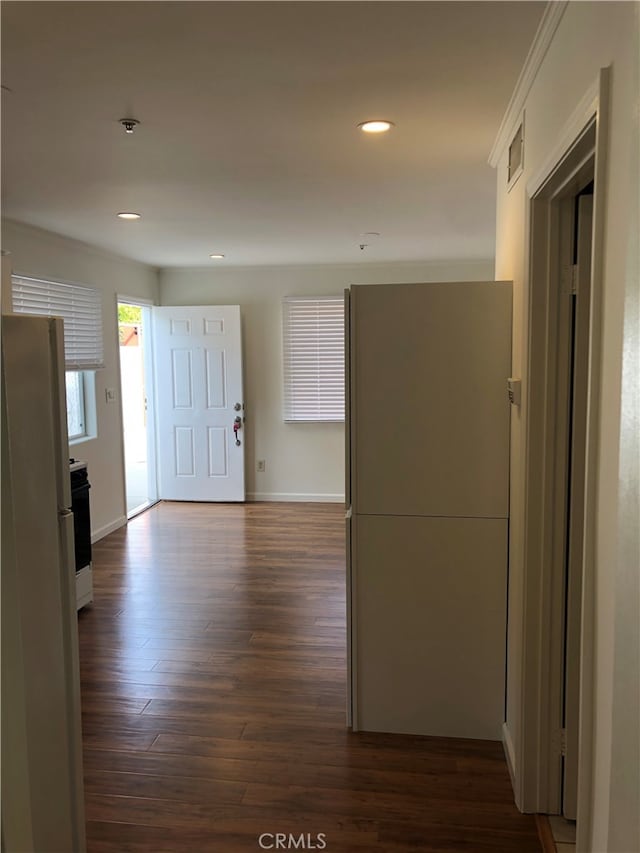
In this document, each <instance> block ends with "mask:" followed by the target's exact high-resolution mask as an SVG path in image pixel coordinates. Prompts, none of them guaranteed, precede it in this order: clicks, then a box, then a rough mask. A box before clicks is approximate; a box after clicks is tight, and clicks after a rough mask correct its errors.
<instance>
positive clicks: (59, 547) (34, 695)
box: [2, 315, 86, 853]
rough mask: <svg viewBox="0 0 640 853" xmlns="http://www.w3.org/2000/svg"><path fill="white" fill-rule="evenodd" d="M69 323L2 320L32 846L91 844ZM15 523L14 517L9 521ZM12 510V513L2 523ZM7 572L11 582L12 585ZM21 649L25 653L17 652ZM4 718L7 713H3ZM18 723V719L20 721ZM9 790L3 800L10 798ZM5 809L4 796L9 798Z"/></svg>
mask: <svg viewBox="0 0 640 853" xmlns="http://www.w3.org/2000/svg"><path fill="white" fill-rule="evenodd" d="M61 339H62V323H61V321H55V320H54V321H52V320H50V319H48V318H46V317H31V316H26V315H8V316H3V318H2V383H3V391H4V394H3V406H2V409H3V412H2V414H3V444H4V445H5V447H4V450H5V452H6V459H7V464H6V466H3V477H2V496H3V501H2V503H3V509H4V506H5V504H7V505H8V506H10V508H11V510H12V517H11V520H10V532H11V536H10V540H9V541H10V542H11V543H12V549H11V552H10V553H9V554H8V563H7V565H6V567H5V556H7V555H6V554H5V547H4V541H5V540H4V536H3V589H2V592H3V596H2V606H3V613H4V612H7V611H11V612H12V613H13V614H14V615H15V618H14V619H12V620H10V622H9V625H8V627H9V628H11V631H12V635H11V637H8V636H6V635H5V624H4V620H3V624H2V631H3V637H2V639H3V642H2V656H3V660H2V662H3V670H4V666H5V664H8V665H9V666H10V671H11V672H13V673H14V678H13V679H12V685H11V694H12V700H13V701H14V702H15V703H18V704H19V705H20V706H21V707H22V708H23V714H22V717H21V723H20V728H21V731H19V730H18V729H15V730H14V727H13V726H10V727H9V728H8V729H7V728H3V732H2V736H3V748H4V747H5V746H7V745H8V746H9V748H10V749H13V748H14V744H18V743H20V742H21V743H22V744H23V745H24V746H26V749H25V748H21V749H19V748H17V747H16V748H15V754H14V755H13V759H14V762H13V763H14V765H19V766H20V769H21V774H22V776H23V778H24V779H25V780H26V783H25V784H26V789H27V790H28V791H29V803H28V809H29V825H30V834H31V836H32V838H33V849H35V850H56V851H60V853H76V851H78V853H83V851H84V850H85V849H86V844H85V831H84V808H83V778H82V766H81V748H82V744H81V728H80V692H79V666H78V634H77V617H76V609H75V566H74V560H73V515H72V513H71V512H70V510H69V505H70V502H71V500H70V491H69V470H68V450H67V444H66V435H65V434H64V431H65V419H66V415H65V411H64V410H63V411H61V409H66V407H64V384H63V383H64V361H63V360H62V359H61V357H60V342H61ZM7 523H8V524H9V522H8V521H7ZM4 524H5V518H4V517H3V525H4ZM5 577H11V578H12V583H11V584H10V585H9V586H6V585H5ZM17 650H19V657H18V656H17V653H18V652H17ZM3 726H4V720H3ZM15 726H18V721H17V719H16V720H15ZM11 791H12V788H11V786H10V785H7V786H4V787H3V800H4V799H5V797H9V798H10V797H11V795H12V794H11ZM3 813H4V803H3Z"/></svg>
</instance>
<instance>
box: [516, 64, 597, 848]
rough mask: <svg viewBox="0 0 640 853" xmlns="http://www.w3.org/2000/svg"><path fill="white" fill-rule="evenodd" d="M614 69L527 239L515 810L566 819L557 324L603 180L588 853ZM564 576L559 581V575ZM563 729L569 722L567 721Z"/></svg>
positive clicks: (588, 523) (588, 545) (587, 720)
mask: <svg viewBox="0 0 640 853" xmlns="http://www.w3.org/2000/svg"><path fill="white" fill-rule="evenodd" d="M608 81H609V73H608V69H602V70H601V71H600V74H599V76H598V78H597V80H596V81H595V83H594V84H593V85H592V86H591V87H590V89H589V90H588V91H587V93H586V94H585V96H584V98H583V99H582V101H581V102H580V104H579V105H578V107H577V108H576V110H575V111H574V113H573V115H572V116H570V118H569V121H568V122H567V124H566V125H565V127H564V129H563V131H562V133H561V135H560V138H559V140H558V142H557V144H556V145H555V146H554V148H553V149H552V151H551V153H550V155H549V157H548V158H547V160H546V161H545V163H544V164H543V166H542V167H541V168H540V170H539V171H538V172H537V174H536V175H535V176H534V177H533V178H532V179H531V180H530V181H529V183H528V184H527V199H528V204H527V222H526V233H527V234H528V243H527V251H528V257H527V258H526V267H525V269H527V270H528V280H526V281H525V293H524V299H523V302H524V328H523V333H524V338H525V340H524V353H525V358H526V365H527V375H528V382H526V383H525V389H524V390H525V394H524V399H523V421H524V425H525V441H524V443H523V455H522V462H523V466H524V471H525V487H524V555H523V556H524V567H523V573H524V593H523V619H522V683H521V685H520V693H521V711H520V731H521V737H520V739H519V742H518V753H517V761H516V767H515V779H514V787H515V793H516V801H517V803H518V805H519V807H520V808H521V809H522V811H526V812H542V813H552V814H553V813H559V812H560V810H561V799H560V797H561V779H562V762H561V754H560V753H561V743H560V739H561V719H562V717H561V709H562V704H561V702H562V691H563V667H562V656H563V634H562V624H563V598H564V591H563V588H562V583H561V579H560V578H558V577H557V576H554V569H555V566H554V563H553V558H554V553H553V551H554V542H553V527H554V524H557V518H556V517H555V516H554V512H555V509H556V507H555V504H554V498H553V476H554V468H553V463H554V458H555V456H556V452H557V447H556V444H557V442H556V440H555V432H554V427H555V422H556V415H555V412H554V406H553V403H554V394H555V381H556V357H557V353H556V338H555V335H556V327H555V321H556V315H557V310H558V300H557V298H556V295H557V294H558V292H559V290H560V288H561V286H562V270H561V265H560V247H561V239H560V228H561V215H560V214H561V206H562V201H563V199H566V198H567V197H568V196H570V195H571V194H572V193H575V191H577V188H579V187H578V185H579V183H580V181H581V180H583V179H584V175H585V173H588V170H589V169H592V170H593V177H594V184H595V186H594V218H593V235H592V239H593V242H592V255H591V260H592V263H591V303H590V324H589V325H590V328H589V366H588V379H587V385H588V403H587V441H586V454H585V457H586V458H585V503H584V508H585V515H584V528H585V534H584V538H583V553H584V559H583V591H582V613H581V624H582V628H581V655H580V658H581V659H580V673H581V679H580V728H579V771H578V821H577V832H578V836H577V844H578V849H579V850H580V849H587V847H588V844H587V841H588V839H589V838H590V837H591V826H592V816H591V799H592V796H591V794H592V789H593V755H592V744H593V725H594V667H595V658H594V644H593V636H594V630H595V608H594V581H595V566H594V562H595V559H594V558H595V527H596V486H597V454H598V425H599V414H600V403H599V386H600V349H601V347H600V338H601V328H600V327H601V321H602V259H603V233H604V227H603V225H604V216H605V195H606V186H605V181H606V140H607V134H608V122H607V113H608ZM556 575H557V572H556ZM558 721H560V723H559V722H558Z"/></svg>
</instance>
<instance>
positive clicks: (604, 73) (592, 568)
mask: <svg viewBox="0 0 640 853" xmlns="http://www.w3.org/2000/svg"><path fill="white" fill-rule="evenodd" d="M609 87H610V70H609V68H608V67H607V68H602V69H600V75H599V79H598V106H597V115H596V154H595V157H596V162H595V179H594V183H595V187H596V192H595V195H594V208H593V244H592V248H591V339H590V342H589V343H590V347H589V350H590V354H589V358H590V364H589V390H588V394H589V403H588V406H589V412H588V419H587V448H586V470H585V483H584V491H585V502H584V530H585V533H584V541H583V553H584V568H583V571H584V577H583V589H582V630H581V633H582V637H581V661H580V745H579V750H580V752H579V758H578V761H579V769H578V820H577V828H576V829H577V836H576V847H577V849H578V850H590V849H591V848H592V843H593V788H594V784H595V772H594V771H595V765H594V755H593V752H594V750H593V743H594V737H595V713H596V697H595V679H596V654H595V641H594V637H595V633H596V615H595V601H596V565H595V562H596V560H595V553H596V520H597V501H598V496H597V492H598V455H599V448H600V429H599V424H600V382H601V363H602V323H603V311H602V303H603V279H604V256H605V222H606V216H607V213H606V204H607V193H608V186H607V164H608V158H609V150H608V140H609V91H610V89H609Z"/></svg>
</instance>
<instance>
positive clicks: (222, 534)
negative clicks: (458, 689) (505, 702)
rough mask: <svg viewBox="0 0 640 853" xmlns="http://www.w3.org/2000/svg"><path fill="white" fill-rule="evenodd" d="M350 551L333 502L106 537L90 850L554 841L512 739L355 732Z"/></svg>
mask: <svg viewBox="0 0 640 853" xmlns="http://www.w3.org/2000/svg"><path fill="white" fill-rule="evenodd" d="M343 549H344V520H343V512H342V508H341V507H338V506H335V505H322V504H249V505H228V504H226V505H225V504H218V505H212V504H188V503H185V504H177V503H164V504H159V505H158V506H157V507H155V508H153V509H152V510H150V511H148V512H146V513H144V514H143V515H141V516H139V517H137V518H136V519H134V520H133V521H132V522H130V524H129V525H128V527H127V528H126V529H123V530H121V531H117V532H116V533H113V534H111V535H110V536H108V537H106V538H105V539H103V540H102V541H101V542H99V543H98V544H97V545H96V546H95V547H94V587H95V598H96V601H95V604H94V605H93V606H92V607H90V608H86V609H85V610H83V611H82V612H81V613H80V617H79V628H80V657H81V669H82V702H83V729H84V763H85V790H86V804H87V821H88V823H87V832H88V844H89V851H90V853H124V851H132V853H205V851H206V853H209V851H211V852H212V853H216V852H217V851H219V853H236V851H238V853H247V851H258V850H260V849H261V848H260V845H259V842H258V837H259V836H260V835H261V834H262V833H273V834H275V833H285V834H288V833H293V834H294V836H295V840H296V843H298V844H300V840H299V837H300V835H301V834H304V835H305V838H304V839H303V840H304V842H305V845H306V846H305V848H304V849H323V848H322V843H321V839H319V838H318V837H317V834H318V833H323V834H324V836H325V838H324V844H326V847H325V849H326V850H327V851H329V853H346V851H354V853H366V851H384V853H401V852H402V851H407V852H408V851H411V853H416V851H427V852H428V853H436V851H449V853H450V852H451V851H479V853H480V851H487V853H501V852H502V851H514V853H516V851H517V853H529V851H536V853H538V851H540V845H539V842H538V838H537V834H536V828H535V822H534V819H533V817H532V816H525V815H521V814H519V813H518V811H517V810H516V808H515V806H514V804H513V797H512V792H511V786H510V783H509V779H508V775H507V769H506V766H505V762H504V759H503V756H502V749H501V747H500V745H499V744H498V743H489V742H483V741H468V740H467V741H464V740H451V739H439V738H419V737H409V736H399V735H380V734H353V733H350V732H349V731H347V729H346V726H345V710H344V708H345V616H344V598H345V589H344V556H343ZM307 833H309V834H310V836H309V837H307ZM309 842H311V843H309ZM263 844H275V839H274V838H271V837H270V836H268V837H264V838H263ZM313 845H315V847H314V846H313ZM272 849H277V848H275V847H273V848H272ZM279 849H284V848H282V847H281V848H279ZM293 849H295V848H293ZM298 849H303V848H302V847H298Z"/></svg>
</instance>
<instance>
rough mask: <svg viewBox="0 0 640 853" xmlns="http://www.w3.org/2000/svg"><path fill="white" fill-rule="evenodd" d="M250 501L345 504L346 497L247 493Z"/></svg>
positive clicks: (294, 493)
mask: <svg viewBox="0 0 640 853" xmlns="http://www.w3.org/2000/svg"><path fill="white" fill-rule="evenodd" d="M247 500H248V501H300V502H303V503H304V502H306V503H336V504H341V503H344V495H331V494H312V493H306V492H247Z"/></svg>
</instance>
